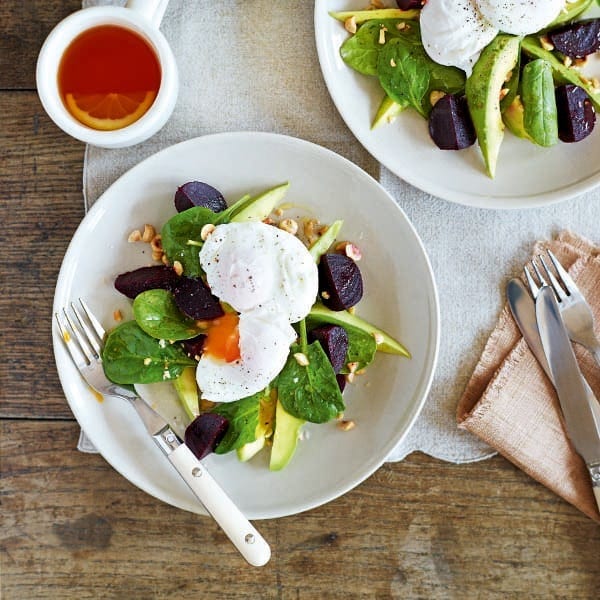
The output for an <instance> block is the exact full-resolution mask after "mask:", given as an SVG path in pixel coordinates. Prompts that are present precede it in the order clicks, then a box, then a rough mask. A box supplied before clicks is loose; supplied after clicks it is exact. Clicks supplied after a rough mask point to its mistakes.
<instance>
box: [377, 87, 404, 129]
mask: <svg viewBox="0 0 600 600" xmlns="http://www.w3.org/2000/svg"><path fill="white" fill-rule="evenodd" d="M407 105H408V104H399V103H398V102H396V101H395V100H392V99H391V98H390V97H389V96H388V95H387V94H386V95H385V96H384V97H383V100H382V101H381V104H380V105H379V108H378V109H377V113H376V114H375V118H374V119H373V122H372V123H371V129H376V128H377V127H379V126H380V125H384V124H386V123H391V122H392V121H393V120H394V119H395V118H396V117H397V116H398V115H399V114H400V113H401V112H402V111H403V110H404V109H405V108H406V107H407Z"/></svg>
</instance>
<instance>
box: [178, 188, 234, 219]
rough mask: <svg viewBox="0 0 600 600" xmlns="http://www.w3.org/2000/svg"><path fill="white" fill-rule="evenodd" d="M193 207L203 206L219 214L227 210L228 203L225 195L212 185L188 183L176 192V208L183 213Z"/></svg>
mask: <svg viewBox="0 0 600 600" xmlns="http://www.w3.org/2000/svg"><path fill="white" fill-rule="evenodd" d="M192 206H203V207H204V208H209V209H210V210H212V211H213V212H215V213H218V212H221V211H223V210H225V209H226V208H227V202H225V198H223V194H221V192H220V191H219V190H217V189H215V188H214V187H212V185H208V183H203V182H202V181H188V182H187V183H184V184H183V185H182V186H180V187H178V188H177V191H176V192H175V208H176V209H177V211H178V212H182V211H184V210H187V209H188V208H192Z"/></svg>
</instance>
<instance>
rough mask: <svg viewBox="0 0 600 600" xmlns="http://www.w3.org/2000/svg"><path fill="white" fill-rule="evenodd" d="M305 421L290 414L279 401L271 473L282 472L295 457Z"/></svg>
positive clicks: (276, 410)
mask: <svg viewBox="0 0 600 600" xmlns="http://www.w3.org/2000/svg"><path fill="white" fill-rule="evenodd" d="M304 423H305V421H304V420H302V419H298V418H296V417H294V416H292V415H290V413H288V412H287V411H286V410H285V409H284V408H283V406H282V405H281V402H279V400H278V401H277V408H276V409H275V433H274V434H273V447H272V448H271V462H270V463H269V469H271V471H280V470H281V469H283V467H285V466H286V465H287V464H288V463H289V462H290V460H291V458H292V456H294V452H295V451H296V446H297V445H298V436H299V435H300V427H302V425H304Z"/></svg>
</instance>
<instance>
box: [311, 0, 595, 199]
mask: <svg viewBox="0 0 600 600" xmlns="http://www.w3.org/2000/svg"><path fill="white" fill-rule="evenodd" d="M365 4H366V3H365V1H364V0H318V1H317V2H315V15H314V16H315V35H316V43H317V50H318V54H319V61H320V63H321V69H322V71H323V76H324V78H325V82H326V84H327V87H328V89H329V93H330V94H331V97H332V99H333V101H334V103H335V105H336V106H337V109H338V110H339V112H340V114H341V116H342V118H343V119H344V121H345V122H346V124H347V125H348V127H349V128H350V129H351V130H352V133H353V134H354V135H355V136H356V138H357V139H358V140H359V141H360V143H361V144H362V145H363V146H364V147H365V148H366V149H367V150H368V151H369V152H370V153H371V154H372V155H373V156H374V157H375V158H376V159H377V160H378V161H380V162H381V163H382V164H384V165H385V166H386V167H387V168H388V169H389V170H390V171H392V172H393V173H395V174H396V175H398V177H401V178H402V179H404V180H405V181H407V182H409V183H411V184H412V185H414V186H415V187H418V188H419V189H421V190H423V191H425V192H428V193H430V194H433V195H434V196H438V197H439V198H444V199H446V200H450V201H452V202H457V203H459V204H465V205H468V206H476V207H481V208H526V207H536V206H542V205H545V204H550V203H553V202H558V201H560V200H565V199H567V198H570V197H572V196H575V195H577V194H581V193H583V192H585V191H588V190H590V189H592V188H593V187H595V186H597V185H598V184H600V160H599V159H598V157H599V156H600V131H594V132H593V133H592V134H591V135H590V136H589V137H588V138H586V139H585V140H583V141H581V142H579V143H576V144H564V143H562V142H559V143H558V144H557V145H556V146H554V147H552V148H542V147H540V146H534V145H533V144H531V143H530V142H528V141H526V140H521V139H519V138H516V137H515V136H513V135H512V134H510V133H509V132H507V133H506V136H505V139H504V141H503V143H502V147H501V149H500V157H499V160H498V169H497V173H496V178H495V179H493V180H492V179H490V178H488V177H487V176H486V175H485V172H484V167H483V160H482V158H481V155H480V152H479V148H478V146H477V144H475V145H474V146H471V147H470V148H468V149H465V150H461V151H458V152H455V151H444V150H439V149H438V148H437V147H436V146H435V145H434V144H433V142H432V141H431V139H430V137H429V133H428V130H427V122H426V121H425V120H424V119H423V118H422V117H420V116H419V115H418V114H417V113H416V112H415V111H410V110H408V111H406V112H405V113H403V114H401V115H399V117H398V118H397V119H396V121H394V122H393V123H391V124H386V125H382V126H381V127H379V128H377V129H375V130H374V131H372V130H371V129H370V126H371V122H372V120H373V117H374V115H375V112H376V110H377V107H378V106H379V102H380V101H381V98H382V97H383V92H382V90H381V87H380V86H379V82H378V81H377V79H376V78H375V77H367V76H365V75H361V74H359V73H356V72H355V71H353V70H352V69H351V68H350V67H348V66H347V65H346V64H345V63H344V62H343V61H342V59H341V58H340V54H339V49H340V46H341V45H342V43H343V42H344V40H346V39H347V38H348V35H349V34H348V33H347V32H346V30H345V29H344V27H343V24H342V23H340V22H339V21H336V20H335V19H333V18H332V17H330V16H329V14H328V13H329V11H331V10H334V11H339V10H355V9H360V8H364V6H365ZM387 4H388V6H392V4H393V5H394V6H395V3H392V2H388V3H387ZM589 14H590V15H595V16H598V15H600V8H598V7H596V8H595V9H593V12H590V13H589ZM595 62H596V64H595V65H592V66H591V67H590V68H591V70H592V72H593V73H597V74H598V73H600V64H599V63H600V61H595ZM596 129H600V124H598V125H597V126H596Z"/></svg>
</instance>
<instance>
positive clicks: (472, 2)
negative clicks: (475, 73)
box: [420, 0, 565, 77]
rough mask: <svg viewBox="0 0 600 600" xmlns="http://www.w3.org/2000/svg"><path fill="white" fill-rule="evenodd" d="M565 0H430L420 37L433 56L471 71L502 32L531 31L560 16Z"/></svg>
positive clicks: (423, 16)
mask: <svg viewBox="0 0 600 600" xmlns="http://www.w3.org/2000/svg"><path fill="white" fill-rule="evenodd" d="M564 6H565V0H427V3H426V4H425V6H423V8H422V10H421V17H420V23H421V39H422V41H423V46H424V48H425V51H426V52H427V54H428V55H429V56H430V58H431V59H432V60H434V61H435V62H437V63H439V64H441V65H447V66H454V67H458V68H459V69H462V70H463V71H465V72H466V74H467V77H468V76H469V75H471V72H472V70H473V65H474V64H475V63H476V62H477V59H478V58H479V55H480V54H481V51H482V50H483V49H484V48H485V47H486V46H487V45H488V44H489V43H490V42H491V41H492V40H493V39H494V38H495V37H496V35H498V34H499V33H500V32H503V33H508V34H511V35H520V36H522V35H528V34H530V33H535V32H536V31H539V30H540V29H543V28H544V27H546V26H547V25H549V24H550V23H552V21H554V19H555V18H556V17H557V16H558V14H559V13H560V11H561V10H562V9H563V8H564Z"/></svg>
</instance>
